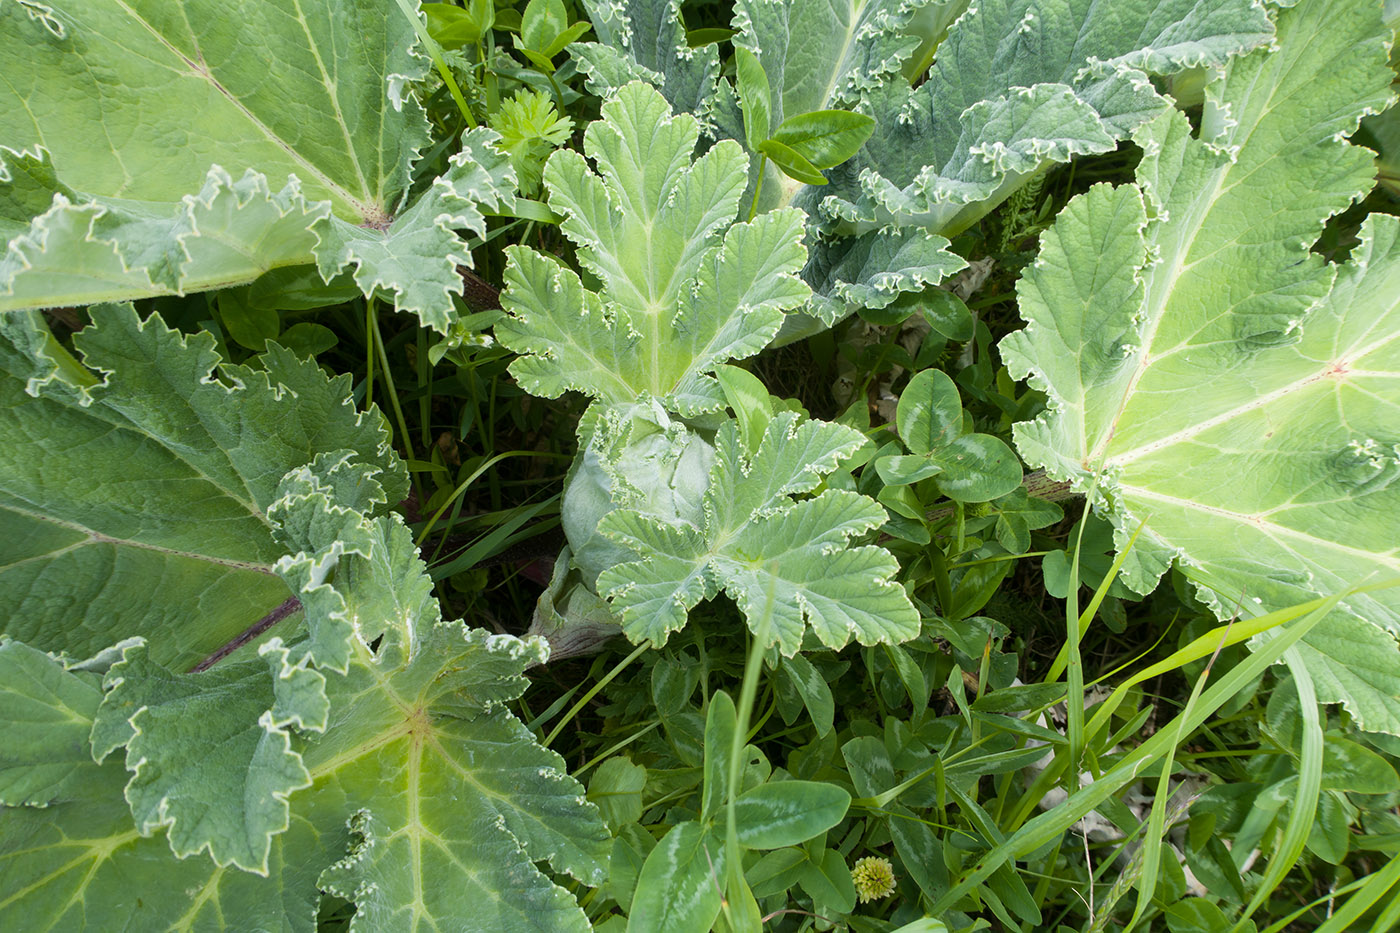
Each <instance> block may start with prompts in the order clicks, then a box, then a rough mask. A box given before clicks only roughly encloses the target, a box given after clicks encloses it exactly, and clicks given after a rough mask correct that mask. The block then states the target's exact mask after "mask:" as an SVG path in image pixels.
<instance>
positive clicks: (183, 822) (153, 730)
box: [92, 643, 316, 874]
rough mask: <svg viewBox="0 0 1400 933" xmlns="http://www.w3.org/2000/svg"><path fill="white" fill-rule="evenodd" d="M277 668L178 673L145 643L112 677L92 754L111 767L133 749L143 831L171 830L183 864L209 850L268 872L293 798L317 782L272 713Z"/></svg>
mask: <svg viewBox="0 0 1400 933" xmlns="http://www.w3.org/2000/svg"><path fill="white" fill-rule="evenodd" d="M273 663H274V669H275V666H276V661H275V660H274V662H273ZM267 668H268V665H267V664H265V663H262V662H260V661H257V660H254V661H251V662H245V663H241V664H228V665H223V666H221V667H219V668H217V669H215V670H212V671H206V672H204V673H201V674H176V673H174V672H172V671H169V670H166V669H165V668H163V667H161V666H160V665H158V664H155V663H154V662H152V661H151V659H150V656H149V654H148V652H147V651H146V646H145V645H144V644H140V643H138V644H135V645H131V646H129V647H128V648H127V649H126V650H125V651H124V652H123V655H122V659H121V661H119V662H118V663H117V664H114V665H113V666H112V669H111V670H109V671H108V672H107V676H106V678H105V679H104V686H105V688H106V695H105V696H104V697H103V698H102V705H101V707H100V709H98V710H97V712H96V715H95V717H94V720H93V725H92V743H93V747H92V752H93V754H95V755H96V756H97V758H98V759H99V760H101V759H104V758H106V756H107V755H108V754H109V753H110V752H111V751H113V750H114V749H116V748H119V747H122V746H125V747H126V766H127V768H128V769H129V770H130V771H131V772H132V778H131V780H130V782H129V783H128V784H127V785H126V799H127V802H128V803H129V804H130V805H131V810H132V813H133V814H134V816H135V818H136V824H135V825H136V828H137V831H138V832H140V833H141V835H143V836H148V835H151V834H152V833H153V832H154V831H155V830H156V829H157V828H159V827H162V826H166V827H169V830H168V833H167V835H168V838H169V841H170V848H171V850H172V851H173V852H174V854H175V856H176V857H178V858H187V857H189V856H191V855H196V854H198V853H199V852H201V851H202V850H204V849H206V848H207V849H208V850H209V853H210V855H211V856H212V857H213V859H214V861H215V863H217V864H219V865H230V864H232V865H236V866H237V867H239V868H241V869H243V870H245V871H252V872H257V873H259V874H262V873H265V872H266V871H267V870H268V855H269V852H270V850H271V845H272V837H273V836H275V835H277V834H278V833H281V832H283V831H284V830H286V828H287V826H288V805H287V798H288V797H289V796H290V795H291V794H292V792H294V791H297V790H301V789H302V788H305V787H308V786H310V784H311V778H310V775H308V774H307V772H306V768H305V766H304V765H303V764H302V761H301V756H300V755H298V754H297V753H296V752H294V751H293V750H292V747H291V735H290V733H289V732H288V730H287V729H286V725H287V724H286V723H285V722H277V721H276V720H275V719H274V717H273V716H272V715H271V713H270V712H269V708H270V707H271V706H272V704H273V695H272V685H273V682H272V678H270V677H269V676H268V669H267ZM301 674H302V676H316V675H313V674H312V672H310V671H306V670H304V669H303V670H302V671H301Z"/></svg>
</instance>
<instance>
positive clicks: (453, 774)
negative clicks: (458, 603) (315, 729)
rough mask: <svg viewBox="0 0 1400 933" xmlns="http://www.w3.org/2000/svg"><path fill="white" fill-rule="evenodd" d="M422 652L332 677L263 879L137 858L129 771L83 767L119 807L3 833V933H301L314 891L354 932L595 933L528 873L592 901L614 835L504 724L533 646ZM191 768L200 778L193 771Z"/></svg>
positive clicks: (199, 863) (65, 811)
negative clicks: (328, 706)
mask: <svg viewBox="0 0 1400 933" xmlns="http://www.w3.org/2000/svg"><path fill="white" fill-rule="evenodd" d="M423 634H424V637H423V640H422V641H420V642H418V643H417V644H416V646H415V652H414V655H413V657H412V659H409V658H407V657H405V655H404V654H403V653H402V652H401V651H400V650H399V649H397V648H395V647H394V646H393V644H392V639H391V640H390V642H388V643H386V647H385V648H383V649H381V652H380V656H379V658H377V659H376V658H373V657H371V656H369V655H368V653H367V652H363V651H362V652H361V653H360V655H359V657H358V658H357V660H356V662H355V663H354V664H352V665H351V667H350V669H349V674H348V676H346V677H340V676H339V675H332V678H331V680H330V694H331V699H332V703H333V706H334V708H335V709H336V710H337V722H336V728H335V729H334V730H332V731H331V732H330V733H328V736H327V737H326V738H323V739H311V740H309V741H305V742H299V741H296V740H294V743H295V746H296V747H297V748H298V749H299V751H298V752H297V753H295V754H293V756H292V757H293V758H294V759H295V760H296V761H297V762H298V763H301V762H304V763H305V768H306V772H307V773H308V774H309V776H310V778H311V780H312V782H313V784H312V786H311V787H310V788H309V789H307V790H303V791H300V792H298V793H296V794H294V795H293V796H292V798H291V805H292V813H291V818H290V828H289V830H288V831H287V832H285V833H283V834H280V835H277V836H274V837H272V840H271V844H270V850H269V858H268V862H267V875H266V876H265V877H260V876H258V875H255V874H249V873H245V872H241V871H238V870H236V869H218V868H215V866H214V865H213V863H212V862H210V861H209V860H208V859H207V858H203V857H197V858H189V859H184V860H176V859H175V858H174V857H173V856H172V855H171V853H170V849H169V845H168V842H167V840H166V839H164V838H162V837H161V836H159V835H157V836H156V837H154V838H151V839H142V838H141V837H140V835H139V834H138V833H137V832H136V831H135V829H134V828H133V827H132V824H131V814H130V812H129V811H128V810H127V808H126V807H125V805H123V804H122V802H121V800H120V787H121V784H122V782H123V780H124V778H125V772H123V771H122V770H121V768H120V767H118V766H115V765H114V764H112V763H108V764H106V765H102V766H99V765H95V764H93V763H92V760H91V758H90V757H89V758H88V759H87V763H86V768H87V769H88V771H89V772H91V776H92V778H93V782H94V783H95V782H96V780H97V779H104V778H105V780H106V782H107V783H108V786H109V788H110V792H109V795H108V796H107V797H105V798H99V799H96V800H91V801H84V802H80V803H60V804H57V805H55V806H52V807H49V808H47V809H43V810H29V809H27V808H22V809H17V810H10V811H7V812H6V813H5V814H4V818H5V820H6V829H7V831H6V833H5V834H4V836H3V838H0V866H2V867H3V871H0V877H3V878H4V879H5V880H4V883H3V885H0V923H3V924H4V925H5V927H6V928H7V929H8V928H23V929H27V930H43V931H50V930H51V931H74V930H85V929H88V930H103V929H108V928H109V927H110V924H109V921H110V918H111V917H113V916H121V917H123V918H124V920H125V921H126V922H129V925H131V926H132V928H134V929H165V928H167V927H171V928H174V929H194V930H217V929H223V928H225V927H224V926H223V924H226V923H228V922H229V921H230V920H232V919H235V918H236V922H237V923H238V924H239V925H240V927H253V926H256V927H257V928H259V929H270V930H273V929H275V930H286V931H307V933H309V931H311V930H314V929H315V919H314V918H315V907H314V905H315V902H316V898H317V890H318V888H319V887H327V888H329V889H330V890H333V891H336V892H339V893H342V894H343V895H344V896H346V897H348V898H351V899H352V900H355V901H356V902H357V908H358V913H357V921H356V922H357V924H359V926H357V927H356V929H365V930H373V931H380V930H409V929H422V928H424V927H425V926H426V927H434V926H436V927H444V926H451V927H453V928H455V929H462V930H472V931H483V933H486V931H498V930H503V929H519V928H526V927H528V928H530V929H541V930H579V931H582V930H586V929H588V926H587V922H586V920H585V919H584V915H583V912H582V911H581V910H579V908H578V906H577V905H576V904H575V903H574V901H573V898H572V897H571V896H569V895H568V894H567V893H566V892H565V891H563V890H562V889H561V888H559V887H557V886H556V885H554V884H552V883H551V882H550V881H549V880H548V879H546V878H545V877H544V876H543V875H542V874H540V873H539V871H538V870H537V869H535V868H534V867H533V865H531V861H532V860H533V859H548V860H549V861H550V862H551V863H552V864H553V866H554V867H555V868H556V869H557V870H559V871H563V872H567V873H569V874H572V875H574V876H575V877H577V878H579V879H581V880H584V881H586V882H587V883H589V884H594V885H596V884H598V883H599V882H601V881H602V878H603V865H604V864H605V862H604V859H605V853H606V849H607V842H608V837H607V832H606V829H605V828H604V826H603V823H602V821H601V819H600V817H599V815H598V812H597V810H596V809H595V808H594V807H593V806H592V805H591V804H587V803H586V802H585V801H584V799H583V788H582V787H580V786H579V785H578V784H577V783H576V782H574V781H573V780H572V779H571V778H569V777H568V776H567V774H566V773H565V772H564V765H563V761H562V760H561V759H560V758H559V757H558V756H557V755H555V754H554V753H552V752H550V751H548V750H546V749H544V748H542V747H540V746H539V745H537V744H535V743H534V739H533V737H532V736H531V735H530V734H529V733H528V732H527V731H526V730H525V728H524V727H523V726H522V725H521V724H520V723H519V722H518V721H517V720H515V719H514V717H512V716H511V715H510V713H509V712H508V711H506V710H505V709H504V708H503V707H501V706H500V704H501V703H502V702H503V701H504V700H507V699H510V698H512V697H513V696H514V695H515V694H517V693H519V692H520V690H521V689H523V687H524V681H523V680H522V678H521V677H520V671H521V670H522V669H523V668H524V666H525V665H526V664H528V663H530V662H531V661H533V660H538V657H539V655H538V652H539V649H540V644H541V643H538V642H532V643H522V642H520V641H518V640H516V639H513V638H509V637H504V636H491V635H488V634H486V633H485V632H481V631H479V630H472V631H465V630H464V629H462V627H461V626H460V625H456V624H441V623H439V624H436V625H432V626H431V627H430V628H429V629H428V630H427V631H426V632H424V633H423ZM444 671H448V672H450V673H447V674H443V672H444ZM59 673H60V674H61V676H62V677H64V678H67V679H68V680H69V681H70V682H71V681H72V680H74V679H75V678H76V675H74V674H73V673H68V672H59ZM186 679H188V678H186ZM72 689H74V688H72V687H66V690H65V692H70V693H71V692H72ZM215 697H216V693H210V694H209V695H208V697H207V698H206V700H205V701H204V702H206V703H208V702H213V701H214V699H215ZM231 705H233V706H240V704H239V703H237V702H235V703H233V704H231ZM241 705H246V704H241ZM0 709H3V706H0ZM188 712H191V713H193V712H194V710H192V709H191V710H188ZM206 712H207V713H208V715H211V716H214V717H215V718H218V717H220V716H221V715H222V714H221V713H220V712H219V711H218V710H217V709H213V708H212V707H211V708H209V709H207V710H206ZM148 716H149V714H148V713H142V714H139V715H138V716H137V717H136V721H137V723H138V725H139V724H140V722H141V721H142V719H143V718H146V717H148ZM229 718H230V720H231V719H232V717H229ZM172 725H173V724H172ZM174 737H175V733H170V732H169V730H168V729H167V738H168V739H170V740H173V739H174ZM209 740H210V736H208V735H201V734H195V733H191V734H189V736H188V737H187V740H186V742H185V743H184V746H183V747H184V748H185V749H186V750H188V751H189V752H191V753H193V752H196V751H198V750H199V749H200V748H202V747H207V746H208V744H209ZM180 765H181V766H182V767H186V768H187V769H188V768H193V769H194V772H193V774H197V773H198V764H197V762H193V761H191V762H180ZM187 773H189V772H188V771H187ZM193 774H190V776H193ZM138 778H139V773H138ZM217 802H218V803H221V804H222V805H224V806H225V807H227V808H228V809H229V810H233V809H234V808H235V807H236V806H237V805H238V802H237V801H229V800H227V799H218V800H217ZM186 805H188V804H186ZM371 830H372V831H373V833H372V841H371V840H367V839H366V836H367V834H369V832H370V831H371ZM347 852H349V853H350V855H349V856H348V857H346V853H347ZM318 876H319V881H318ZM133 895H139V901H133Z"/></svg>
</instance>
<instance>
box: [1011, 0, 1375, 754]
mask: <svg viewBox="0 0 1400 933" xmlns="http://www.w3.org/2000/svg"><path fill="white" fill-rule="evenodd" d="M1278 33H1279V49H1278V50H1277V51H1275V52H1271V53H1267V54H1266V53H1255V54H1253V55H1251V56H1248V57H1246V58H1242V59H1239V60H1237V61H1235V62H1233V63H1231V65H1230V66H1229V67H1228V69H1226V71H1225V72H1224V74H1223V75H1222V76H1220V77H1218V78H1216V79H1215V80H1213V81H1212V82H1211V83H1210V84H1209V85H1208V86H1207V90H1206V107H1205V113H1204V115H1203V117H1202V125H1201V130H1200V134H1199V135H1200V138H1199V139H1196V138H1193V133H1192V130H1191V127H1190V125H1189V124H1188V123H1187V121H1186V119H1185V118H1184V117H1183V116H1181V115H1180V114H1176V113H1169V114H1167V115H1165V116H1162V117H1159V118H1157V119H1156V120H1154V121H1152V122H1151V123H1149V124H1147V125H1146V126H1144V127H1143V128H1141V130H1140V131H1139V132H1138V133H1137V134H1136V136H1135V139H1136V141H1137V143H1138V145H1139V146H1141V147H1142V149H1143V151H1144V156H1143V160H1142V163H1141V164H1140V166H1139V168H1138V184H1137V185H1136V186H1132V185H1126V186H1123V187H1121V188H1118V189H1116V190H1115V189H1110V188H1108V187H1106V186H1101V187H1096V188H1093V189H1091V190H1090V191H1089V192H1088V193H1086V194H1084V195H1082V196H1080V197H1079V198H1077V199H1076V200H1075V201H1073V202H1071V204H1070V205H1069V206H1068V207H1067V208H1066V210H1065V211H1064V212H1062V214H1061V216H1060V219H1059V220H1058V221H1057V222H1056V224H1055V226H1054V227H1053V228H1052V229H1051V230H1050V231H1049V232H1047V233H1046V234H1045V235H1043V236H1042V240H1041V242H1042V249H1041V254H1040V257H1039V258H1038V259H1037V260H1036V262H1035V264H1034V265H1033V266H1032V267H1031V268H1030V269H1029V270H1028V271H1027V273H1026V275H1025V277H1024V278H1023V279H1022V280H1021V283H1020V286H1019V289H1018V293H1019V297H1020V306H1021V309H1022V313H1023V314H1024V315H1025V317H1026V319H1027V321H1028V327H1027V328H1026V329H1025V330H1024V331H1021V332H1020V333H1017V334H1013V335H1012V336H1011V337H1008V338H1007V339H1006V340H1005V341H1004V342H1003V344H1002V350H1003V354H1004V356H1005V358H1006V360H1007V362H1008V365H1009V366H1010V368H1011V370H1012V372H1013V373H1015V374H1028V375H1029V376H1030V377H1031V379H1032V382H1033V383H1034V384H1036V385H1038V386H1043V387H1044V388H1045V390H1046V391H1047V393H1048V395H1049V396H1050V410H1049V411H1048V412H1047V413H1046V414H1045V415H1043V416H1042V417H1041V418H1039V419H1037V420H1036V421H1035V422H1030V423H1023V424H1020V425H1017V427H1016V441H1017V445H1018V446H1019V447H1020V449H1021V452H1022V455H1023V456H1024V457H1026V458H1027V460H1028V461H1030V462H1033V463H1035V464H1039V465H1043V466H1045V467H1046V468H1047V470H1048V471H1049V472H1050V473H1051V475H1053V476H1055V477H1056V478H1060V479H1067V480H1070V481H1072V482H1073V483H1074V484H1075V486H1076V488H1078V489H1082V490H1087V489H1089V488H1090V487H1092V486H1094V484H1097V489H1098V493H1099V495H1100V500H1101V505H1102V506H1103V507H1104V508H1105V509H1106V512H1107V514H1108V515H1109V516H1110V517H1111V518H1112V520H1113V523H1114V526H1115V529H1116V531H1115V539H1116V543H1117V545H1118V547H1120V548H1122V547H1124V546H1126V543H1127V539H1128V538H1129V537H1130V536H1131V535H1132V534H1133V533H1134V531H1135V530H1136V529H1137V527H1138V526H1139V524H1140V523H1142V522H1144V521H1145V522H1146V525H1145V528H1144V530H1143V532H1142V534H1141V536H1140V537H1139V538H1138V540H1137V543H1136V545H1135V547H1134V548H1133V551H1132V553H1131V554H1130V555H1129V558H1128V561H1127V563H1126V564H1125V565H1124V572H1123V577H1122V579H1123V581H1124V582H1126V583H1127V585H1128V586H1130V587H1132V588H1133V589H1134V590H1136V591H1138V592H1141V593H1145V592H1148V591H1149V590H1150V589H1151V588H1152V587H1153V586H1155V585H1156V583H1157V580H1158V578H1159V577H1160V576H1161V574H1162V573H1163V571H1164V570H1165V569H1166V568H1167V566H1168V565H1169V564H1170V563H1171V562H1172V560H1173V559H1178V560H1180V561H1181V562H1182V563H1183V564H1184V565H1186V566H1189V567H1193V568H1197V569H1198V570H1200V571H1201V572H1203V573H1205V574H1207V575H1208V576H1209V578H1210V579H1211V581H1212V583H1211V589H1210V590H1206V591H1204V593H1203V595H1204V596H1205V598H1207V600H1208V601H1209V602H1210V603H1211V604H1212V606H1213V607H1214V608H1215V609H1216V611H1217V613H1219V614H1220V615H1221V617H1222V618H1223V617H1227V616H1229V615H1231V614H1233V613H1234V612H1236V611H1243V612H1245V613H1247V614H1253V613H1255V612H1257V611H1262V610H1266V609H1274V608H1281V607H1284V606H1289V605H1293V604H1295V603H1298V602H1301V601H1302V600H1304V599H1308V598H1311V597H1313V596H1316V595H1321V594H1332V593H1335V592H1338V591H1340V590H1342V589H1344V588H1345V587H1347V586H1349V585H1351V584H1354V583H1357V582H1360V581H1361V580H1362V579H1364V578H1366V577H1368V576H1369V575H1373V574H1379V575H1380V576H1381V577H1389V576H1394V575H1395V574H1397V573H1400V555H1397V545H1396V540H1395V534H1394V531H1395V515H1396V514H1400V483H1396V482H1394V480H1395V479H1396V478H1400V434H1397V432H1396V425H1397V424H1400V393H1397V390H1396V386H1397V384H1400V383H1397V379H1396V375H1395V374H1396V372H1397V371H1400V355H1397V351H1400V305H1397V302H1396V296H1397V295H1400V239H1398V238H1397V226H1396V223H1395V221H1393V220H1392V219H1391V218H1388V217H1381V216H1376V217H1373V218H1372V219H1371V220H1370V221H1368V223H1367V224H1366V225H1365V226H1364V227H1363V231H1362V242H1361V245H1360V246H1358V247H1357V248H1356V249H1354V250H1353V252H1352V259H1351V262H1350V263H1348V264H1347V265H1344V266H1342V267H1340V268H1336V267H1332V266H1329V265H1327V264H1326V263H1325V262H1324V261H1323V260H1322V258H1321V257H1320V256H1317V255H1314V254H1311V253H1310V252H1309V251H1308V247H1309V245H1310V244H1311V243H1312V242H1313V240H1315V239H1316V237H1317V235H1318V232H1319V230H1320V229H1321V225H1322V223H1323V221H1325V220H1326V218H1327V217H1329V216H1330V215H1332V214H1334V213H1336V212H1337V211H1340V210H1341V209H1343V208H1344V207H1346V206H1347V205H1348V204H1349V203H1350V202H1351V201H1352V199H1354V198H1357V197H1359V196H1361V195H1362V194H1364V193H1365V192H1366V191H1367V190H1369V189H1370V187H1371V184H1372V181H1373V179H1372V168H1371V160H1370V153H1368V152H1366V151H1365V150H1362V149H1360V148H1357V147H1351V146H1348V145H1347V144H1346V143H1345V142H1344V141H1343V138H1344V137H1345V136H1346V135H1347V134H1348V133H1350V132H1352V130H1354V129H1355V127H1356V124H1357V121H1358V120H1359V119H1360V117H1361V116H1362V115H1364V114H1366V113H1368V112H1375V111H1377V110H1379V109H1381V108H1383V107H1384V106H1385V105H1386V103H1387V102H1388V98H1389V81H1390V77H1389V71H1388V69H1387V68H1386V53H1385V36H1386V33H1385V31H1384V29H1383V28H1382V26H1381V24H1380V19H1379V11H1378V10H1371V9H1370V8H1369V7H1367V6H1366V5H1364V4H1354V3H1345V2H1340V0H1338V2H1327V0H1317V2H1310V3H1301V4H1299V5H1298V6H1296V7H1294V8H1292V9H1289V10H1285V11H1282V12H1280V13H1279V16H1278ZM1339 61H1345V62H1347V63H1348V66H1347V67H1346V68H1338V67H1336V63H1337V62H1339ZM1397 634H1400V602H1397V598H1396V597H1395V596H1394V594H1393V593H1390V592H1389V591H1383V592H1378V593H1375V594H1371V595H1362V596H1356V597H1349V598H1347V599H1346V600H1343V602H1342V608H1340V609H1339V610H1338V611H1337V612H1335V613H1334V614H1333V615H1332V616H1331V617H1329V620H1328V622H1327V624H1326V625H1325V626H1319V627H1318V628H1317V629H1316V630H1314V632H1312V633H1310V634H1309V635H1308V636H1307V638H1306V639H1305V640H1304V642H1303V643H1301V644H1300V650H1302V651H1303V652H1304V656H1305V659H1306V661H1307V663H1308V665H1309V668H1310V669H1311V670H1312V672H1313V675H1314V678H1315V680H1316V682H1317V689H1318V695H1319V698H1320V699H1322V700H1324V701H1326V702H1342V703H1344V704H1345V705H1346V706H1347V707H1348V708H1349V709H1350V710H1352V712H1353V713H1354V714H1355V716H1356V718H1357V720H1358V722H1359V723H1361V724H1362V727H1363V728H1365V729H1369V730H1374V731H1387V732H1400V701H1397V699H1396V698H1397V696H1400V674H1397V671H1400V650H1397V646H1396V636H1397Z"/></svg>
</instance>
